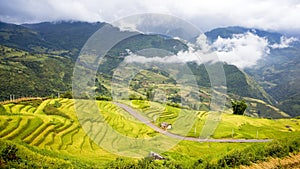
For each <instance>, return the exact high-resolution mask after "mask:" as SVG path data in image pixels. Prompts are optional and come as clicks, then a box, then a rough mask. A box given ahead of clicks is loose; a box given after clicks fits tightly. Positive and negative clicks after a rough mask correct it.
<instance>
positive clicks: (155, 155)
mask: <svg viewBox="0 0 300 169" xmlns="http://www.w3.org/2000/svg"><path fill="white" fill-rule="evenodd" d="M149 157H151V158H153V159H154V160H164V159H165V158H164V157H163V156H161V155H159V154H157V153H155V152H152V151H151V152H150V153H149Z"/></svg>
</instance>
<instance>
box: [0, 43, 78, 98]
mask: <svg viewBox="0 0 300 169" xmlns="http://www.w3.org/2000/svg"><path fill="white" fill-rule="evenodd" d="M73 64H74V63H73V62H72V61H71V60H70V59H69V58H65V57H62V56H59V54H32V53H29V52H26V51H22V50H19V49H14V48H9V47H5V46H2V45H0V77H1V83H0V90H1V93H0V98H1V100H9V99H10V95H14V98H20V97H29V96H30V97H34V96H57V94H58V93H63V92H65V91H68V90H70V88H71V77H72V67H73Z"/></svg>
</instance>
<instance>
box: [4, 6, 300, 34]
mask: <svg viewBox="0 0 300 169" xmlns="http://www.w3.org/2000/svg"><path fill="white" fill-rule="evenodd" d="M140 13H162V14H169V15H175V16H178V17H180V18H182V19H185V20H187V21H189V22H191V23H193V24H195V25H196V26H197V27H198V28H200V29H202V30H203V31H206V30H209V29H212V28H215V27H220V26H229V25H239V26H246V27H256V28H262V29H272V30H297V29H298V30H299V29H300V22H296V21H297V20H298V19H299V18H300V2H299V1H297V0H285V1H282V0H265V1H261V0H252V1H249V0H239V1H236V0H227V1H219V0H210V1H199V0H190V1H180V0H177V1H176V0H164V1H161V0H143V1H140V0H126V1H119V0H109V1H104V0H64V1H61V0H43V1H40V0H30V1H28V0H9V1H6V0H0V20H2V21H6V22H15V23H23V22H39V21H56V20H83V21H106V22H113V21H114V20H117V19H120V18H122V17H125V16H129V15H134V14H140Z"/></svg>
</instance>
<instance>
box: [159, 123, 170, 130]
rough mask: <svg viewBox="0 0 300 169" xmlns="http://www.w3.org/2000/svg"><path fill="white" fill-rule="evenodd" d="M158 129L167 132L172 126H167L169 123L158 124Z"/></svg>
mask: <svg viewBox="0 0 300 169" xmlns="http://www.w3.org/2000/svg"><path fill="white" fill-rule="evenodd" d="M160 127H161V128H162V129H165V130H169V129H171V128H172V125H171V124H169V123H167V122H162V123H160Z"/></svg>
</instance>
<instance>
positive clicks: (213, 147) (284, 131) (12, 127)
mask: <svg viewBox="0 0 300 169" xmlns="http://www.w3.org/2000/svg"><path fill="white" fill-rule="evenodd" d="M55 102H59V103H60V106H59V107H56V109H57V110H59V112H60V113H63V114H65V116H64V115H63V116H61V115H60V116H58V115H51V114H48V115H47V114H45V113H44V112H45V111H44V109H45V107H47V106H48V105H53V104H54V103H55ZM96 103H97V106H98V108H99V113H100V114H101V115H102V116H103V119H102V120H101V119H100V118H99V119H93V118H85V119H83V121H82V122H81V123H79V121H78V120H77V115H78V114H77V113H76V112H75V108H74V101H73V100H72V99H54V100H51V99H50V100H45V101H43V102H42V103H41V105H37V106H36V107H37V110H35V111H33V108H34V109H36V107H33V106H32V105H30V104H22V103H19V104H18V103H13V104H12V103H8V104H5V105H4V108H5V109H6V110H7V112H9V113H8V114H5V115H0V117H1V118H0V129H1V130H0V139H1V140H2V142H4V144H6V143H8V144H11V143H14V144H16V145H17V147H18V148H19V149H20V150H21V151H22V153H24V152H26V153H28V154H35V153H36V154H38V155H37V157H40V158H41V159H46V160H45V161H44V164H45V165H46V164H47V165H49V166H52V163H53V161H57V164H62V166H65V167H67V166H69V167H70V166H72V167H75V168H76V166H77V167H78V166H90V167H91V166H97V167H99V168H102V167H104V166H106V165H107V163H110V162H113V161H114V160H115V159H116V158H117V157H120V156H118V155H114V154H112V153H111V152H108V151H107V150H105V149H108V148H112V149H113V148H119V151H120V152H126V151H129V150H128V147H127V146H128V145H127V144H125V143H123V142H122V138H121V137H120V136H118V135H115V134H111V135H105V130H106V128H97V127H96V126H98V127H100V126H103V124H104V122H105V123H106V124H108V125H109V126H110V127H111V128H112V129H113V130H115V131H117V132H118V134H119V135H122V136H126V137H128V138H140V139H149V138H153V137H155V136H157V135H158V133H157V132H155V131H154V130H152V129H151V128H150V127H148V126H147V125H145V124H143V123H141V122H139V121H138V120H136V119H135V118H134V117H132V116H131V115H130V114H129V113H127V112H126V111H125V110H123V109H121V108H119V107H117V106H116V105H114V104H113V103H112V102H109V101H97V102H96ZM123 103H126V104H129V105H131V106H133V107H134V108H135V109H136V110H137V111H139V112H140V113H141V114H142V115H143V116H144V117H146V118H148V119H150V120H152V121H153V123H155V124H156V125H159V124H160V123H161V122H168V123H171V124H173V129H171V130H169V132H173V133H177V134H182V133H184V134H185V135H187V136H189V137H199V136H200V134H201V131H202V129H203V126H204V124H205V121H206V119H207V117H208V112H204V111H193V110H187V109H183V111H182V110H181V109H180V108H177V107H172V106H169V105H163V104H160V103H157V102H148V101H142V100H132V101H123ZM90 106H91V105H90V104H88V105H85V104H83V103H82V104H79V105H78V107H79V108H80V109H85V110H89V107H90ZM80 109H79V110H80ZM186 113H193V114H194V116H191V117H195V119H192V120H194V123H191V124H190V126H188V127H189V128H190V129H189V130H187V131H186V130H184V129H185V123H184V122H185V121H187V120H186V119H184V116H183V115H184V114H186ZM66 117H69V118H66ZM78 117H80V116H78ZM189 120H191V119H189ZM299 120H300V119H277V120H272V119H262V118H261V119H260V118H253V117H247V116H237V115H232V114H228V113H223V114H222V116H221V121H220V123H219V125H218V127H217V128H216V130H215V132H214V133H213V135H212V137H213V138H235V139H237V138H245V139H254V138H259V139H265V138H271V139H276V138H282V139H284V138H288V137H293V136H294V135H298V134H299V133H300V126H299ZM176 123H177V124H176ZM82 126H85V127H84V128H85V129H86V132H88V133H93V137H92V138H90V137H89V136H88V135H87V134H86V132H85V131H84V130H83V128H82ZM1 140H0V141H1ZM11 141H12V142H11ZM171 143H172V141H171V140H170V141H166V142H164V143H162V145H161V146H167V145H168V144H171ZM147 144H148V143H147V142H145V143H144V144H142V143H136V144H131V146H133V147H131V148H132V151H136V150H138V148H139V147H141V146H147ZM267 144H268V143H199V142H191V141H181V142H179V143H178V144H176V145H175V146H174V147H172V148H171V149H170V150H168V151H166V152H162V155H163V156H164V157H166V158H167V159H168V161H166V163H169V162H170V163H173V162H174V163H178V164H180V165H183V166H191V164H194V163H195V162H197V161H199V160H200V161H201V160H204V161H209V162H211V163H217V162H218V160H219V159H221V158H223V157H224V154H230V153H232V152H234V151H236V150H239V151H242V150H244V149H247V148H248V147H251V146H255V145H260V146H262V147H263V146H264V145H267ZM98 145H101V146H102V147H99V146H98ZM134 153H136V152H133V154H134ZM20 156H22V155H20ZM29 156H30V155H29ZM22 158H25V159H26V157H25V156H22ZM28 159H32V160H37V159H36V158H35V157H33V156H30V158H29V157H28V158H27V160H28ZM128 160H129V161H132V160H133V159H128ZM133 161H135V160H133ZM27 163H29V162H27ZM96 164H97V165H96ZM14 165H15V164H13V162H12V163H11V165H10V166H14ZM22 165H23V163H22ZM32 165H33V164H32ZM36 165H37V166H40V165H42V163H39V162H37V163H36ZM161 165H163V164H161ZM53 166H56V165H54V164H53ZM90 167H87V168H90Z"/></svg>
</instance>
